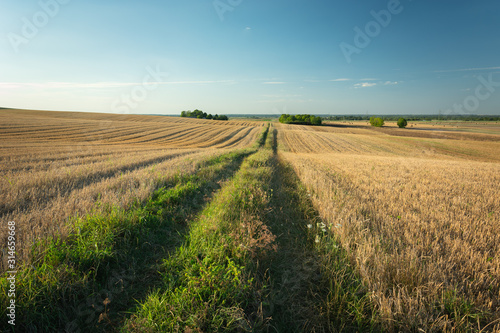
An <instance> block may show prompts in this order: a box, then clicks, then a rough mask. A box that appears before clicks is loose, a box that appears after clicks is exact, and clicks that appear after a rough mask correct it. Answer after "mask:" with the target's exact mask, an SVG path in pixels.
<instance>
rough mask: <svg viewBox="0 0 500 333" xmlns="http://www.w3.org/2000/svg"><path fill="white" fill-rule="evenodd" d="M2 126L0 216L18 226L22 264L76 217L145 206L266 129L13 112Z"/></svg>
mask: <svg viewBox="0 0 500 333" xmlns="http://www.w3.org/2000/svg"><path fill="white" fill-rule="evenodd" d="M0 124H1V125H0V160H1V164H0V189H1V191H2V197H1V198H0V216H1V219H2V221H15V222H16V227H17V228H18V230H19V233H18V238H17V244H16V245H17V251H18V253H17V258H18V260H20V261H27V260H29V250H28V249H29V247H30V246H31V245H32V244H33V242H34V241H35V240H37V239H39V238H41V237H42V238H45V237H48V236H62V237H64V235H66V234H67V232H68V228H69V226H70V223H68V219H69V218H70V217H72V216H75V215H79V216H82V215H85V214H87V213H89V212H91V211H94V210H95V209H97V208H96V204H97V203H99V205H100V207H106V206H118V207H122V208H127V207H128V206H129V205H130V204H131V203H132V202H133V201H136V200H139V201H141V200H145V199H146V198H147V197H148V196H150V195H151V193H152V192H153V191H154V190H155V189H157V188H158V187H161V186H162V184H164V183H165V182H166V181H167V180H168V179H169V178H171V177H173V176H174V175H176V174H178V173H180V172H183V173H187V174H188V173H190V172H193V171H194V169H195V167H196V161H198V160H201V159H203V158H208V157H210V156H216V155H220V154H222V153H223V152H224V151H227V150H228V149H237V148H243V147H247V146H249V145H251V144H253V143H254V141H255V140H256V138H257V136H258V135H259V134H260V132H261V130H262V129H261V127H262V126H263V123H262V122H260V123H259V122H248V121H224V122H222V121H221V122H216V121H209V120H198V119H181V118H175V117H160V116H137V115H111V114H91V113H80V112H50V111H31V110H9V109H3V110H0ZM6 238H7V224H6V223H5V224H4V223H2V225H1V229H0V239H2V240H3V241H5V242H6ZM5 257H6V256H5V255H4V260H3V262H4V263H5Z"/></svg>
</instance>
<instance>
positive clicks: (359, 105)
mask: <svg viewBox="0 0 500 333" xmlns="http://www.w3.org/2000/svg"><path fill="white" fill-rule="evenodd" d="M499 17H500V2H499V1H498V0H477V1H470V0H469V1H463V0H401V1H398V0H385V1H379V0H343V1H338V0H337V1H319V0H308V1H305V0H301V1H298V0H287V1H284V0H265V1H264V0H252V1H250V0H161V1H159V0H158V1H156V0H143V1H131V0H120V1H117V0H109V1H102V0H101V1H97V0H86V1H82V0H38V1H31V0H25V1H13V0H0V106H2V107H12V108H24V109H39V110H58V111H88V112H105V113H121V114H124V113H129V114H180V112H181V111H182V110H194V109H201V110H203V111H205V112H207V113H212V114H215V113H218V114H281V113H290V114H299V113H311V114H332V115H334V114H362V115H384V114H438V113H441V114H496V115H499V114H500V38H499V37H498V36H499V34H500V20H499V19H498V18H499Z"/></svg>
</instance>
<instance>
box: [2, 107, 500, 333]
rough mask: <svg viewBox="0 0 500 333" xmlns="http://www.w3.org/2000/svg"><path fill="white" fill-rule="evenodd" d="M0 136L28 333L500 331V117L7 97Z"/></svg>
mask: <svg viewBox="0 0 500 333" xmlns="http://www.w3.org/2000/svg"><path fill="white" fill-rule="evenodd" d="M0 149H1V150H0V159H1V161H2V163H1V166H0V174H1V177H0V187H1V189H2V194H3V195H2V197H1V198H0V214H1V216H2V224H1V229H0V240H1V242H2V244H7V243H8V232H9V229H8V225H7V221H15V223H16V239H15V240H16V260H17V264H16V265H17V266H16V269H17V275H16V307H17V308H16V309H17V310H16V315H17V317H16V318H17V319H16V325H17V326H18V328H19V327H20V328H21V329H22V330H24V331H28V332H29V331H33V332H35V331H54V332H56V331H68V332H78V331H84V330H89V329H90V330H92V331H102V332H108V331H116V332H118V331H121V332H130V331H133V332H157V331H158V332H162V331H173V332H217V331H237V332H241V331H243V332H246V331H248V332H250V331H266V332H267V331H279V332H302V331H305V332H336V331H339V332H340V331H352V332H356V331H357V332H379V331H380V332H381V331H383V332H399V331H414V332H418V331H425V332H470V331H474V332H479V331H482V332H496V331H500V280H499V279H500V256H499V254H500V245H499V244H500V234H499V233H498V230H499V228H500V203H499V201H498V198H499V197H500V186H499V185H500V154H499V152H500V124H497V123H492V122H490V123H488V122H485V123H459V122H419V123H411V124H410V125H409V127H408V128H407V129H399V128H397V127H396V126H395V124H386V126H385V127H383V128H371V127H369V126H367V124H366V123H365V122H351V123H348V122H338V123H327V124H325V125H324V126H319V127H311V126H301V125H284V124H279V123H277V122H268V121H265V122H264V121H252V120H241V121H238V120H230V121H227V122H226V121H212V120H198V119H185V118H174V117H160V116H135V115H111V114H90V113H75V112H73V113H71V112H47V111H27V110H22V111H21V110H8V109H3V110H0ZM2 249H5V250H4V251H3V260H2V285H1V287H2V291H1V294H2V298H1V299H0V303H1V306H2V308H3V309H4V310H3V311H5V309H6V308H7V304H8V302H9V299H8V298H7V293H8V288H9V282H8V280H7V277H8V276H9V275H8V273H6V271H8V270H9V268H8V263H9V262H8V253H7V250H6V246H3V245H2ZM2 317H4V318H5V317H6V313H5V312H2ZM7 327H8V326H7V323H6V321H2V322H1V323H0V329H2V330H3V329H5V331H8V328H7Z"/></svg>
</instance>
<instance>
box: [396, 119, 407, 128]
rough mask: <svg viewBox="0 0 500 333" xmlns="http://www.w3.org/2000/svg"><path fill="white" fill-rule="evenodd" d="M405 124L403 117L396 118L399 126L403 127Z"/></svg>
mask: <svg viewBox="0 0 500 333" xmlns="http://www.w3.org/2000/svg"><path fill="white" fill-rule="evenodd" d="M406 125H408V122H407V121H406V119H405V118H399V120H398V126H399V128H405V127H406Z"/></svg>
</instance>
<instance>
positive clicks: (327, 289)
mask: <svg viewBox="0 0 500 333" xmlns="http://www.w3.org/2000/svg"><path fill="white" fill-rule="evenodd" d="M271 129H272V127H271ZM261 139H263V140H266V139H267V140H266V141H265V142H266V143H265V145H264V148H263V149H261V150H260V151H259V152H257V153H256V154H254V155H252V156H250V157H248V158H247V159H246V160H245V162H244V163H243V164H242V166H241V169H240V170H239V171H238V173H237V174H236V175H235V177H234V179H233V180H232V181H231V182H228V183H227V184H226V185H225V186H224V187H223V188H222V189H221V190H220V192H219V193H218V194H217V195H216V197H215V198H214V200H213V201H212V202H211V204H210V205H209V206H207V207H206V208H205V210H204V211H203V212H202V213H201V214H200V216H199V218H198V220H197V221H196V222H194V223H193V225H192V228H191V230H190V232H189V235H188V237H187V239H186V243H185V244H184V245H183V246H182V247H180V248H179V249H178V251H177V252H176V253H175V254H173V255H172V256H171V257H170V258H169V259H168V260H166V261H165V267H166V268H165V270H164V272H165V273H164V274H163V285H162V286H160V287H159V288H157V289H156V290H155V291H153V292H152V293H151V294H150V295H148V297H147V299H146V301H145V302H143V303H140V304H139V305H138V306H137V310H136V313H135V314H134V316H133V317H132V318H131V320H129V321H128V322H127V324H126V326H125V327H124V328H123V329H122V331H123V332H130V331H133V332H184V331H189V332H335V331H344V332H345V331H353V332H355V331H360V330H364V331H377V329H376V325H375V320H374V319H375V315H374V314H373V313H372V308H371V305H370V303H369V298H368V296H367V295H366V292H365V291H364V289H363V287H362V285H361V283H360V280H359V278H357V276H356V274H355V273H354V269H352V267H351V266H350V263H349V261H348V259H347V255H346V254H345V253H344V252H343V251H342V250H341V249H340V247H339V246H338V245H337V243H336V241H335V240H334V239H333V238H331V237H329V236H327V235H326V234H324V233H323V231H322V230H321V222H320V220H319V218H318V214H317V212H316V211H315V210H314V208H313V207H312V203H311V201H310V200H309V199H308V196H307V192H306V191H305V189H304V188H303V187H302V186H300V185H299V182H298V177H297V176H296V175H295V174H294V172H293V170H292V169H291V168H290V167H289V166H287V165H286V164H285V163H283V162H282V161H280V159H279V158H278V156H277V155H276V147H277V141H276V130H274V129H273V130H272V131H271V134H270V135H269V136H268V138H266V137H265V135H263V136H262V137H261ZM263 140H262V141H261V142H260V143H261V145H262V142H263ZM308 225H309V226H310V228H309V227H308ZM316 240H318V242H316Z"/></svg>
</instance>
